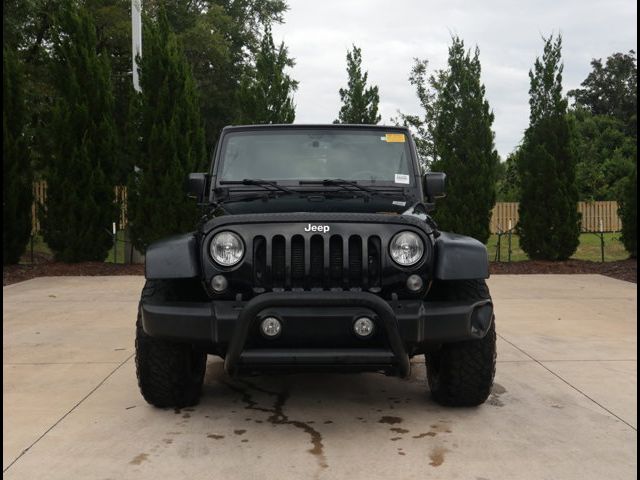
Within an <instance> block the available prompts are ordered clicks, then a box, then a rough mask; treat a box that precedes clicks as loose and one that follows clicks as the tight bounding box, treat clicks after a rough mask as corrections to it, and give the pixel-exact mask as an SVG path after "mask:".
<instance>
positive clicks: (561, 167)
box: [518, 36, 580, 260]
mask: <svg viewBox="0 0 640 480" xmlns="http://www.w3.org/2000/svg"><path fill="white" fill-rule="evenodd" d="M561 51H562V37H561V36H558V37H557V39H555V40H554V39H553V36H551V37H550V38H548V39H545V45H544V53H543V55H542V59H540V58H537V59H536V62H535V65H534V68H533V70H531V71H529V78H530V79H531V87H530V89H529V94H530V99H529V106H530V115H529V127H528V128H527V130H526V131H525V136H524V141H523V145H522V149H521V151H520V155H519V157H518V172H519V175H520V190H521V193H520V195H521V198H520V206H519V210H520V221H519V223H518V230H519V234H520V245H521V247H522V249H523V250H524V251H525V252H526V253H527V255H528V256H529V258H531V259H541V260H565V259H567V258H569V257H570V256H571V255H572V254H573V253H574V252H575V251H576V248H577V247H578V243H579V240H580V215H579V213H578V211H577V202H578V189H577V187H576V162H575V158H574V157H573V155H572V151H571V145H570V132H569V124H568V120H567V115H566V113H567V101H566V99H565V98H564V97H563V96H562V70H563V65H562V63H561Z"/></svg>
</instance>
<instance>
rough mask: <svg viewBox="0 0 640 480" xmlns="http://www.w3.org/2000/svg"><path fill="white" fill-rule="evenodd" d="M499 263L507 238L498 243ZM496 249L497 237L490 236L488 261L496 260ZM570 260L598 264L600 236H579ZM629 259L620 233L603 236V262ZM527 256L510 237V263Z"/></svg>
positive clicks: (505, 251)
mask: <svg viewBox="0 0 640 480" xmlns="http://www.w3.org/2000/svg"><path fill="white" fill-rule="evenodd" d="M500 244H501V245H500V261H502V262H506V261H507V259H508V252H509V245H508V244H509V237H508V236H507V235H503V236H502V239H501V241H500ZM497 249H498V236H497V235H491V238H490V239H489V242H487V250H488V251H489V260H491V261H494V260H496V251H497ZM571 258H574V259H576V260H591V261H594V262H599V261H600V260H601V257H600V236H599V235H595V234H593V233H583V234H581V235H580V244H579V245H578V249H577V250H576V253H574V254H573V256H572V257H571ZM627 258H629V253H628V252H627V251H626V250H625V249H624V245H623V244H622V242H621V241H620V233H605V234H604V260H605V261H606V262H609V261H614V260H625V259H627ZM527 259H528V257H527V254H526V253H524V252H523V251H522V250H521V249H520V242H519V238H518V236H517V235H513V236H512V237H511V261H513V262H517V261H521V260H527Z"/></svg>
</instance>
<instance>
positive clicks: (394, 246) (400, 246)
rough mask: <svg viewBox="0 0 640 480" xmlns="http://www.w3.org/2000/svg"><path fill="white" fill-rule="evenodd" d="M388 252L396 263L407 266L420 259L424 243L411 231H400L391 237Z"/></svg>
mask: <svg viewBox="0 0 640 480" xmlns="http://www.w3.org/2000/svg"><path fill="white" fill-rule="evenodd" d="M389 253H390V254H391V258H392V259H393V261H394V262H396V263H397V264H398V265H402V266H403V267H408V266H410V265H414V264H416V263H418V262H419V261H420V259H421V258H422V254H423V253H424V243H423V242H422V239H421V238H420V237H419V236H418V235H417V234H415V233H413V232H400V233H397V234H396V235H395V236H394V237H393V238H392V239H391V243H390V244H389Z"/></svg>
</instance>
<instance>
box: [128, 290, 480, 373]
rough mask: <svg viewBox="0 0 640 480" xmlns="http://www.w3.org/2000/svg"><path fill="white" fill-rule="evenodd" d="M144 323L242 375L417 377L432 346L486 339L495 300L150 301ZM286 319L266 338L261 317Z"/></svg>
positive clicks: (290, 295)
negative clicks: (420, 359)
mask: <svg viewBox="0 0 640 480" xmlns="http://www.w3.org/2000/svg"><path fill="white" fill-rule="evenodd" d="M140 308H141V313H142V325H143V328H144V331H145V332H146V333H147V334H148V335H151V336H153V337H159V338H165V339H169V340H175V341H183V342H191V343H194V344H197V345H200V346H202V347H203V348H207V349H209V350H210V351H212V352H214V353H217V354H219V355H220V356H222V357H224V359H225V362H224V367H225V370H226V371H227V372H228V373H229V374H235V373H237V372H238V371H240V370H256V369H271V368H274V369H275V368H291V367H301V368H307V369H313V368H320V369H323V368H325V367H327V368H331V369H344V370H355V371H367V370H382V371H385V372H387V373H393V374H396V375H399V376H401V377H405V376H407V375H408V374H409V357H411V356H413V355H416V354H419V353H423V352H424V351H426V350H427V349H428V348H429V346H430V345H433V344H438V343H445V342H456V341H464V340H473V339H479V338H482V337H484V335H485V334H486V333H487V331H488V330H489V328H490V326H491V322H492V321H493V305H492V303H491V301H490V300H481V301H477V302H425V301H422V300H397V299H395V298H394V299H393V300H392V301H391V302H387V301H385V300H384V299H382V298H381V297H379V296H377V295H374V294H372V293H366V292H350V291H349V292H346V291H341V292H327V291H323V292H308V291H304V292H303V291H301V292H274V293H265V294H262V295H258V296H256V297H254V298H253V299H251V300H249V301H242V300H241V299H238V300H237V301H214V302H207V303H204V302H203V303H187V302H176V303H163V304H154V303H144V302H143V303H142V304H141V306H140ZM266 316H276V317H278V318H279V319H280V320H281V322H282V324H283V328H282V334H281V335H280V336H279V337H278V338H276V339H266V338H264V337H263V336H262V335H261V334H260V333H259V329H258V323H259V321H260V319H261V318H264V317H266ZM361 316H368V317H370V318H372V319H373V320H374V323H375V325H376V331H375V334H374V335H373V336H372V337H371V338H367V339H360V338H357V337H356V336H355V334H354V333H353V328H352V326H353V322H354V321H355V319H356V318H358V317H361Z"/></svg>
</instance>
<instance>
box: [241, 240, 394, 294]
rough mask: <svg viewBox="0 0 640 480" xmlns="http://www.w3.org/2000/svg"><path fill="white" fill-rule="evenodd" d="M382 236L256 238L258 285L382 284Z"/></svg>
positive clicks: (341, 285)
mask: <svg viewBox="0 0 640 480" xmlns="http://www.w3.org/2000/svg"><path fill="white" fill-rule="evenodd" d="M381 273H382V247H381V241H380V237H378V236H368V237H362V236H360V235H351V236H349V237H343V236H341V235H331V236H330V237H325V236H323V235H318V234H314V235H310V236H305V235H300V234H296V235H293V236H291V237H288V236H284V235H274V236H273V237H265V236H264V235H258V236H255V237H254V238H253V280H254V287H257V288H266V289H274V288H276V289H279V288H287V289H288V288H305V289H310V288H325V289H328V288H341V289H348V288H356V289H358V288H362V289H369V288H372V287H376V288H379V287H380V286H381V284H382V282H381Z"/></svg>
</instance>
